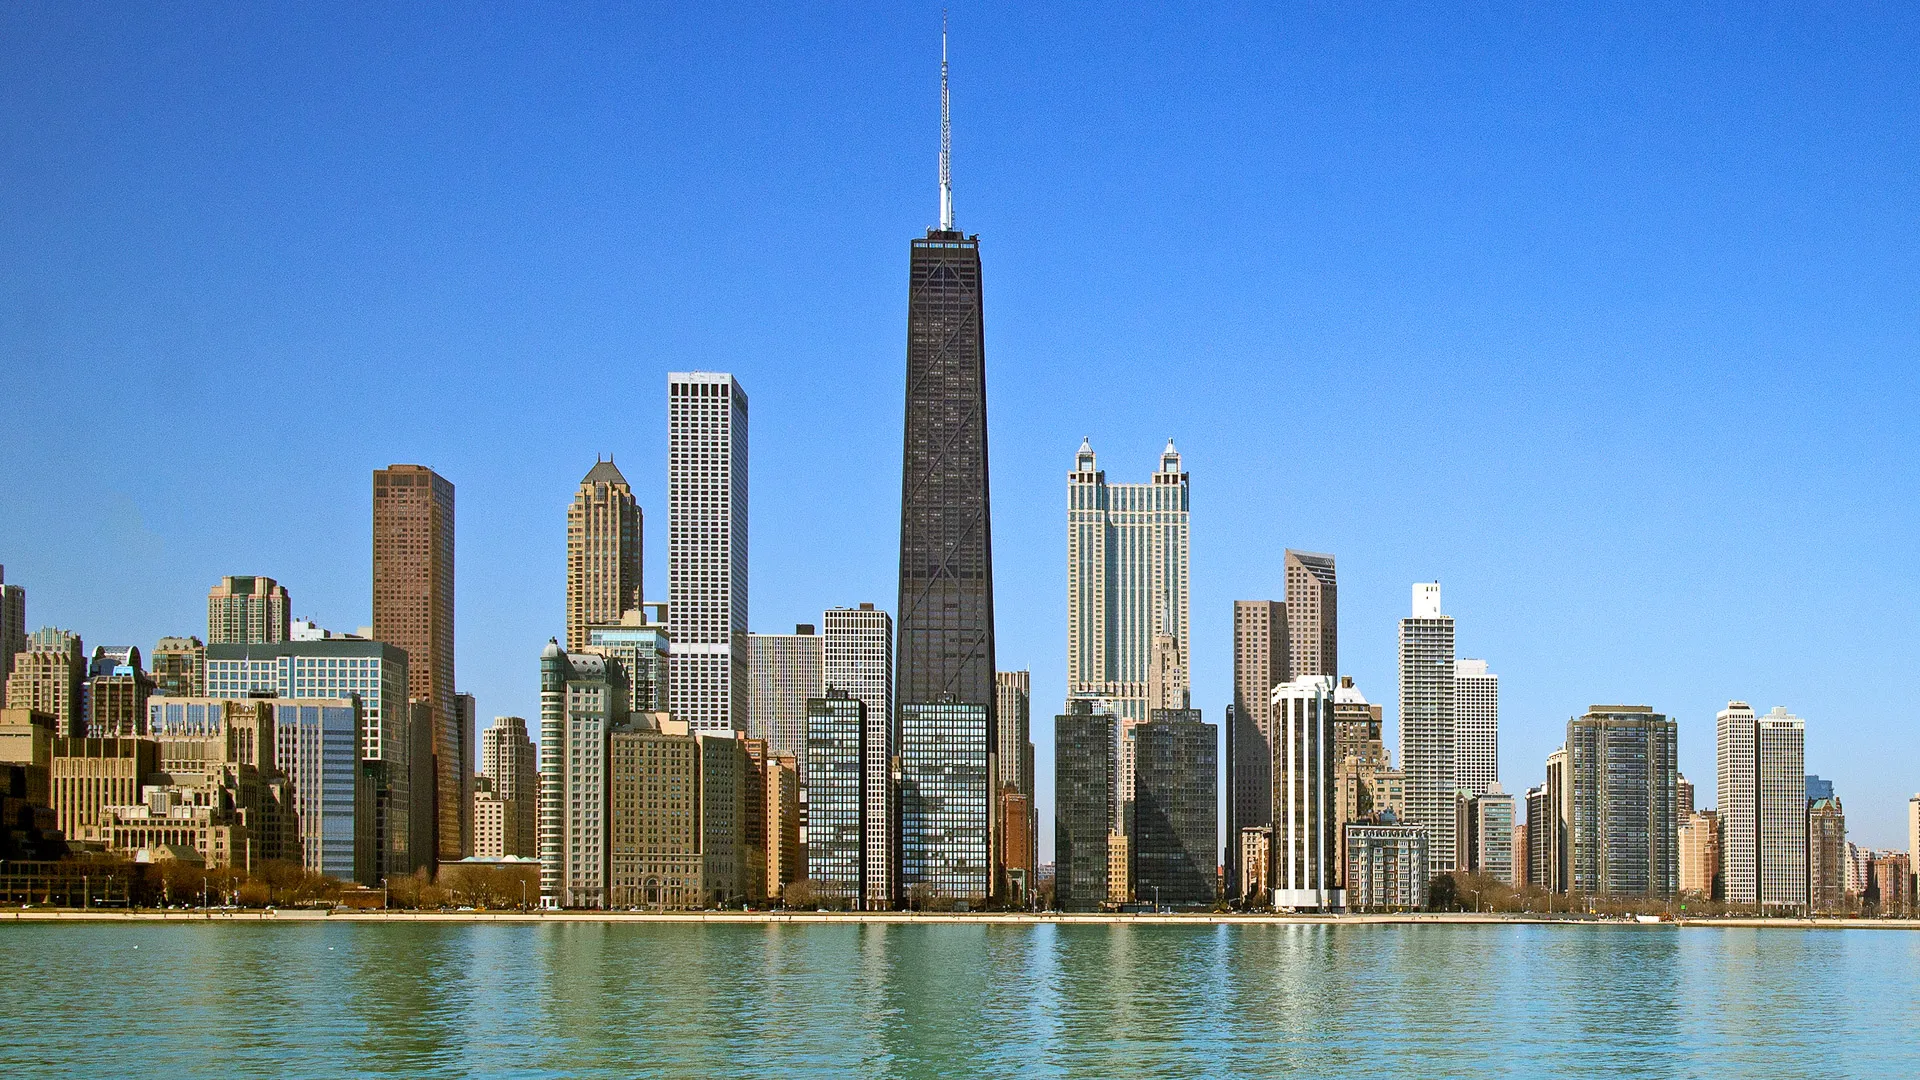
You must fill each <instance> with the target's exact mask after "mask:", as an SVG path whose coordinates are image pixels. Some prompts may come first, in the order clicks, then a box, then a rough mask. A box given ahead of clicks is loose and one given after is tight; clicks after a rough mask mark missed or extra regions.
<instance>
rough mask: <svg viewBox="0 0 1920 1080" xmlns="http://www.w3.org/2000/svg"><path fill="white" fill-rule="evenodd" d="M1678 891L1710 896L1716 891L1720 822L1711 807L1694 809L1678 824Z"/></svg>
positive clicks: (1718, 866) (1698, 895)
mask: <svg viewBox="0 0 1920 1080" xmlns="http://www.w3.org/2000/svg"><path fill="white" fill-rule="evenodd" d="M1679 861H1680V892H1681V894H1682V895H1688V896H1697V897H1700V898H1701V899H1703V900H1711V899H1713V898H1714V897H1716V896H1717V895H1718V893H1719V889H1718V882H1719V879H1720V824H1719V821H1718V820H1717V816H1716V814H1715V813H1714V811H1712V810H1696V811H1694V812H1693V813H1691V814H1688V815H1687V816H1686V818H1685V819H1684V820H1683V821H1682V823H1681V825H1680V835H1679Z"/></svg>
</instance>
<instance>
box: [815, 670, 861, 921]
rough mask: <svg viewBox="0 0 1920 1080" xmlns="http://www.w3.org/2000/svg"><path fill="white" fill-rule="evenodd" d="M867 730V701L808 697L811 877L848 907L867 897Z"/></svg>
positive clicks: (842, 694) (835, 693) (841, 695)
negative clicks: (864, 873)
mask: <svg viewBox="0 0 1920 1080" xmlns="http://www.w3.org/2000/svg"><path fill="white" fill-rule="evenodd" d="M866 728H867V706H866V703H865V702H864V701H861V700H860V699H859V698H857V697H853V696H851V695H850V694H848V693H847V692H846V691H845V690H841V689H838V688H835V689H833V690H830V691H828V692H827V696H826V697H823V698H820V697H816V698H810V699H808V701H807V756H806V765H805V768H806V774H807V877H808V878H809V879H811V880H812V882H813V887H814V890H815V892H816V893H817V894H818V895H819V896H820V897H821V898H823V899H831V900H833V901H836V902H839V903H842V904H846V905H849V906H853V905H857V904H858V903H859V901H860V898H861V896H862V895H863V889H862V887H861V886H862V879H861V873H862V871H863V869H864V866H865V859H864V856H863V852H864V851H865V843H866V829H865V816H864V813H863V811H864V809H865V806H866V799H865V797H864V785H863V779H862V772H863V768H862V765H863V761H864V758H865V755H864V749H865V745H864V739H865V737H866Z"/></svg>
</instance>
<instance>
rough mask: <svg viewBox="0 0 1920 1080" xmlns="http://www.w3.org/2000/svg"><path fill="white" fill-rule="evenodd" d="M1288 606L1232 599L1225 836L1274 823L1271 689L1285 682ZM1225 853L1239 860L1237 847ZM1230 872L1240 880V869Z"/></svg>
mask: <svg viewBox="0 0 1920 1080" xmlns="http://www.w3.org/2000/svg"><path fill="white" fill-rule="evenodd" d="M1287 679H1288V676H1287V606H1286V604H1285V603H1283V602H1280V601H1275V600H1235V601H1234V602H1233V716H1232V717H1231V719H1230V721H1229V723H1228V725H1227V736H1226V742H1227V835H1228V836H1235V835H1239V834H1240V833H1241V832H1242V831H1243V830H1245V829H1249V828H1253V827H1256V826H1260V825H1271V824H1272V823H1273V777H1272V773H1273V740H1272V736H1271V732H1272V729H1273V702H1272V699H1273V688H1274V687H1276V686H1279V685H1280V684H1281V683H1283V682H1286V681H1287ZM1227 852H1228V855H1229V856H1230V857H1233V858H1235V860H1236V861H1237V859H1238V855H1239V849H1238V848H1237V847H1235V846H1234V845H1231V844H1229V845H1228V847H1227ZM1227 870H1228V876H1229V877H1230V878H1233V879H1235V880H1238V879H1239V878H1240V877H1241V876H1243V875H1241V874H1240V873H1239V867H1237V866H1229V867H1228V868H1227Z"/></svg>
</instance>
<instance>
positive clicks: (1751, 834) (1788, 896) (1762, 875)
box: [1715, 701, 1807, 908]
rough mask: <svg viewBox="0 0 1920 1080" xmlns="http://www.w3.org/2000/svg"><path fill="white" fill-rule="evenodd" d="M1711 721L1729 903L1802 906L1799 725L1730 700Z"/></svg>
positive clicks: (1803, 738)
mask: <svg viewBox="0 0 1920 1080" xmlns="http://www.w3.org/2000/svg"><path fill="white" fill-rule="evenodd" d="M1715 720H1716V746H1715V751H1716V756H1717V758H1718V768H1719V776H1718V780H1719V792H1718V797H1719V802H1720V805H1719V816H1720V875H1721V884H1722V888H1723V889H1724V890H1725V894H1726V899H1727V902H1728V903H1733V904H1762V905H1765V906H1768V907H1782V908H1798V907H1800V906H1802V905H1804V904H1805V903H1806V902H1807V788H1806V783H1807V781H1806V744H1807V726H1806V721H1804V720H1802V719H1800V718H1799V717H1797V716H1793V715H1791V714H1790V713H1788V712H1787V710H1786V709H1785V708H1784V707H1781V706H1775V707H1774V709H1773V711H1772V712H1769V713H1767V714H1766V715H1765V716H1755V715H1754V712H1753V709H1752V708H1751V707H1749V706H1748V705H1747V703H1746V702H1744V701H1729V702H1728V703H1727V707H1726V708H1724V709H1722V710H1720V713H1719V715H1718V716H1717V717H1716V718H1715Z"/></svg>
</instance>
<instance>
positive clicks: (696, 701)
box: [667, 371, 748, 889]
mask: <svg viewBox="0 0 1920 1080" xmlns="http://www.w3.org/2000/svg"><path fill="white" fill-rule="evenodd" d="M667 593H668V596H667V611H668V616H669V622H668V629H669V630H670V631H671V632H672V634H673V668H672V676H671V682H670V686H669V692H668V697H669V704H670V706H671V708H672V711H673V716H674V718H675V719H676V720H685V721H686V722H687V724H688V728H689V730H691V731H692V732H693V733H694V734H696V735H697V734H699V733H700V732H703V731H709V732H723V733H726V734H729V735H730V734H732V733H733V732H736V731H745V730H746V728H747V679H748V674H747V394H746V391H744V390H742V389H741V388H740V384H739V383H738V382H735V381H734V378H733V376H731V375H728V374H725V373H713V372H704V371H676V372H672V373H670V374H668V375H667ZM708 886H709V888H710V889H711V887H712V883H711V882H709V883H708Z"/></svg>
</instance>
